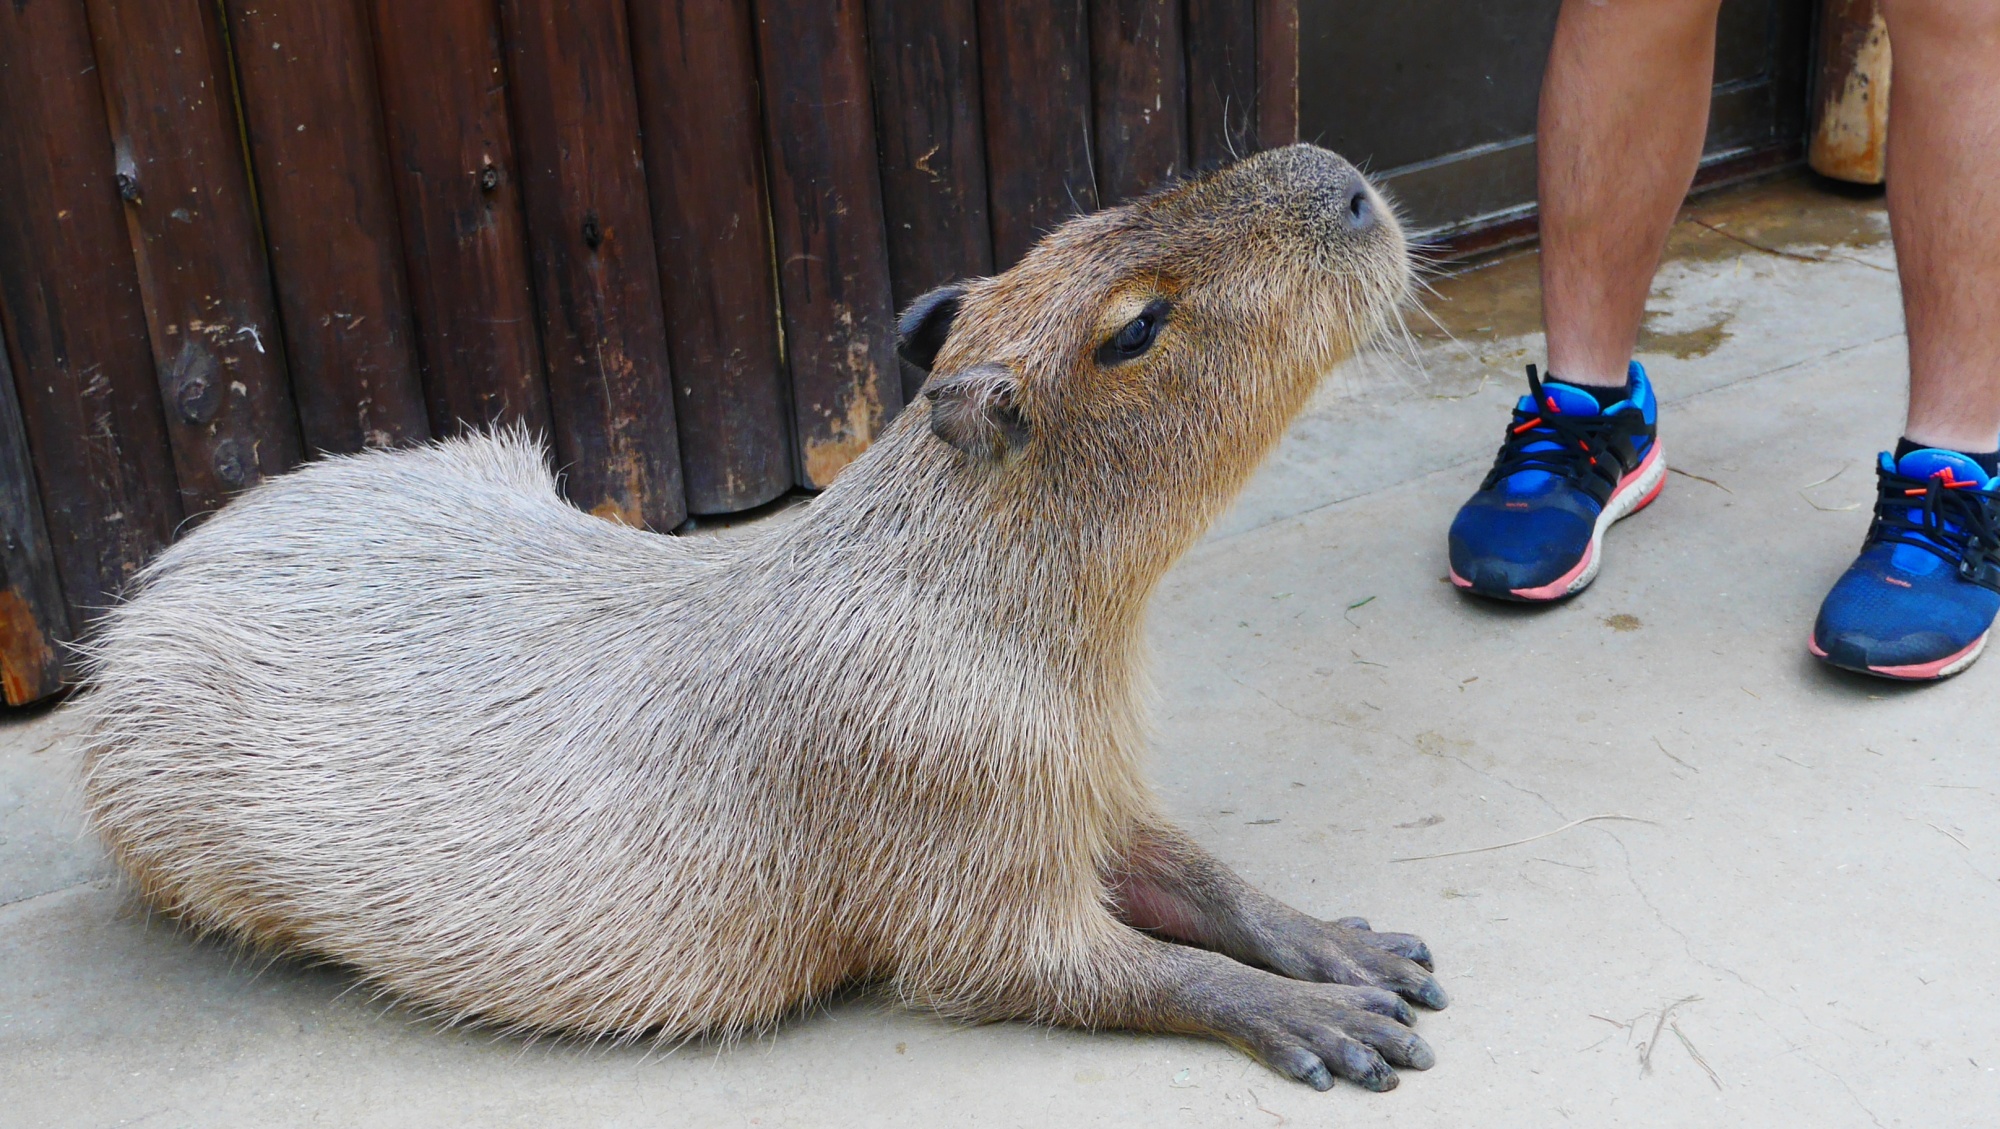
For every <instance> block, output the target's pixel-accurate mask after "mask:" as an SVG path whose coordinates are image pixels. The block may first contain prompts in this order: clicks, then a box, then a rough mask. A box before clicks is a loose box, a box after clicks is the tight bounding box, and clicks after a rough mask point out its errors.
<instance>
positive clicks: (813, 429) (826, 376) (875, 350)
mask: <svg viewBox="0 0 2000 1129" xmlns="http://www.w3.org/2000/svg"><path fill="white" fill-rule="evenodd" d="M756 11H757V46H758V58H759V60H760V63H761V66H762V72H763V80H764V81H763V88H764V96H765V102H764V141H765V145H766V146H767V151H768V154H769V157H770V162H771V212H772V216H773V220H774V224H775V227H776V230H777V252H778V285H779V294H780V295H781V296H782V299H783V306H784V325H785V350H786V354H787V355H786V361H787V363H788V365H789V366H790V368H791V374H792V410H793V420H794V426H795V428H796V431H795V436H796V439H797V442H798V467H799V471H800V485H802V486H805V487H807V488H809V489H814V490H817V489H821V488H824V487H825V486H827V485H828V484H830V483H831V482H832V481H833V479H834V476H835V475H837V474H839V473H840V471H841V470H842V468H844V467H846V466H847V464H848V463H851V462H853V461H854V460H855V459H856V458H858V457H859V456H860V455H861V452H862V451H864V450H866V449H867V447H868V444H869V443H871V442H873V441H874V439H875V436H876V435H877V434H878V433H879V432H880V431H881V429H882V427H883V426H884V425H885V424H887V423H888V421H889V418H890V417H891V416H894V415H895V414H896V412H897V410H898V409H900V408H901V407H902V406H903V387H902V379H901V377H900V375H899V374H898V371H897V361H896V353H895V308H894V303H893V302H892V301H891V299H890V297H889V255H888V248H887V246H886V233H885V232H884V231H883V225H882V189H881V181H880V179H879V178H880V174H879V172H878V170H877V168H876V157H875V114H874V108H873V105H872V102H871V98H870V92H869V86H868V29H867V26H866V23H865V21H864V19H863V17H862V11H861V0H759V2H758V4H757V6H756Z"/></svg>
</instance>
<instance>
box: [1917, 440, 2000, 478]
mask: <svg viewBox="0 0 2000 1129" xmlns="http://www.w3.org/2000/svg"><path fill="white" fill-rule="evenodd" d="M1925 449H1926V448H1925V447H1924V445H1923V444H1922V443H1912V442H1910V441H1909V440H1908V439H1898V440H1896V461H1897V462H1902V461H1903V456H1904V455H1907V454H1909V453H1910V452H1911V451H1922V450H1925ZM1929 449H1930V450H1949V448H1937V447H1933V448H1929ZM1953 454H1959V455H1964V456H1965V457H1966V458H1968V459H1971V460H1972V461H1973V462H1975V463H1978V464H1979V469H1980V470H1983V471H1985V472H1986V477H1988V478H1992V477H1993V476H1994V475H1996V474H2000V451H1954V452H1953Z"/></svg>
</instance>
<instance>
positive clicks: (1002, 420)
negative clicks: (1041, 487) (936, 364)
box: [924, 364, 1028, 460]
mask: <svg viewBox="0 0 2000 1129" xmlns="http://www.w3.org/2000/svg"><path fill="white" fill-rule="evenodd" d="M1020 390H1021V385H1020V382H1019V381H1017V380H1016V379H1015V378H1014V374H1013V372H1011V371H1009V370H1008V369H1007V368H1005V367H1004V366H1001V365H990V364H989V365H974V366H973V367H971V368H969V369H966V370H965V371H964V372H960V373H953V374H952V375H951V376H948V377H945V378H944V379H942V380H938V381H935V382H933V383H932V384H931V386H930V387H928V388H926V389H924V398H925V399H926V400H929V401H930V403H931V430H932V431H934V432H936V433H937V437H938V438H939V439H942V440H944V441H945V442H947V443H949V444H951V445H952V446H954V447H956V448H958V449H959V450H961V451H964V452H965V453H966V454H968V455H970V456H972V457H973V458H975V459H988V460H994V459H999V458H1000V457H1001V456H1002V455H1005V454H1006V453H1007V452H1008V451H1009V450H1017V449H1019V448H1020V446H1021V445H1022V444H1023V443H1025V442H1027V439H1028V429H1027V426H1026V425H1025V424H1023V423H1022V422H1021V411H1020V408H1019V406H1018V405H1017V404H1016V403H1015V397H1016V396H1017V395H1018V394H1019V392H1020Z"/></svg>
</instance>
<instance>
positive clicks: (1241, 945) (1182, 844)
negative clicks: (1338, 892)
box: [1110, 823, 1447, 1008]
mask: <svg viewBox="0 0 2000 1129" xmlns="http://www.w3.org/2000/svg"><path fill="white" fill-rule="evenodd" d="M1110 884H1111V889H1112V895H1113V897H1114V899H1115V900H1116V903H1117V907H1118V913H1119V916H1120V918H1121V920H1123V921H1124V922H1125V923H1126V924H1128V925H1131V926H1133V927H1134V928H1138V929H1144V930H1146V931H1148V932H1151V933H1156V934H1159V935H1160V936H1163V937H1171V938H1173V939H1175V940H1178V941H1186V942H1189V943H1191V944H1196V945H1201V946H1203V947H1205V948H1210V949H1214V950H1216V951H1217V952H1219V953H1222V954H1224V955H1227V956H1229V957H1232V958H1234V959H1236V960H1238V961H1242V962H1244V963H1245V964H1253V965H1257V966H1259V967H1262V968H1268V969H1270V970H1271V971H1273V972H1277V973H1279V974H1282V975H1284V976H1287V977H1291V978H1293V979H1296V980H1313V981H1323V982H1330V983H1335V984H1348V985H1354V986H1358V987H1366V988H1377V989H1384V990H1386V991H1390V992H1394V993H1397V994H1399V995H1401V996H1403V997H1404V998H1407V999H1409V1000H1410V1001H1412V1002H1414V1003H1420V1004H1423V1005H1424V1006H1425V1007H1432V1008H1441V1007H1444V1006H1445V1004H1446V1002H1447V999H1446V996H1445V992H1444V989H1443V988H1442V987H1440V986H1439V985H1438V982H1437V980H1436V979H1435V978H1433V977H1432V976H1431V975H1430V968H1431V953H1430V949H1429V947H1428V946H1426V945H1425V944H1424V943H1423V942H1422V941H1420V940H1418V939H1417V938H1415V937H1412V936H1410V935H1409V934H1407V933H1377V932H1374V931H1373V930H1371V929H1370V928H1369V927H1368V923H1367V922H1365V921H1362V920H1361V919H1359V918H1343V919H1342V920H1340V921H1333V922H1327V921H1321V920H1319V919H1318V918H1315V917H1309V916H1307V915H1306V914H1303V913H1300V912H1299V911H1298V910H1295V909H1293V908H1292V907H1290V906H1288V905H1286V904H1284V903H1283V902H1280V901H1278V900H1277V899H1276V898H1273V897H1271V896H1269V895H1268V894H1265V893H1263V892H1262V891H1259V890H1257V889H1256V888H1255V887H1253V886H1251V885H1250V884H1249V883H1247V882H1245V881H1243V879H1242V878H1240V877H1238V876H1237V875H1236V873H1235V872H1234V871H1232V870H1230V869H1229V868H1228V867H1226V866H1224V865H1222V864H1221V863H1220V862H1217V861H1216V860H1215V858H1214V856H1212V855H1210V854H1209V853H1208V852H1206V851H1204V850H1202V849H1201V848H1200V847H1198V846H1196V845H1195V844H1194V843H1193V842H1192V841H1191V840H1189V839H1188V838H1187V837H1186V836H1185V835H1183V834H1181V833H1180V832H1179V831H1177V830H1175V829H1174V828H1172V827H1169V826H1167V825H1166V824H1164V823H1160V824H1152V825H1149V826H1142V827H1140V828H1138V829H1136V830H1135V832H1134V834H1133V836H1132V841H1131V844H1130V846H1129V847H1128V849H1127V852H1126V855H1125V858H1124V859H1123V863H1122V865H1121V867H1120V868H1119V870H1118V871H1117V872H1116V873H1115V874H1113V875H1111V876H1110Z"/></svg>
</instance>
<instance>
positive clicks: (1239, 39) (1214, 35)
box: [1184, 0, 1257, 168]
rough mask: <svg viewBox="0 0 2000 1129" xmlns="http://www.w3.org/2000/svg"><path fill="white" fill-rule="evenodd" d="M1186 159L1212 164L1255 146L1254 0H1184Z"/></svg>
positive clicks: (1196, 163) (1196, 164) (1202, 165)
mask: <svg viewBox="0 0 2000 1129" xmlns="http://www.w3.org/2000/svg"><path fill="white" fill-rule="evenodd" d="M1184 2H1185V3H1186V5H1187V16H1186V22H1185V24H1184V26H1185V27H1186V29H1187V32H1186V36H1185V39H1186V41H1187V84H1188V160H1189V162H1190V163H1191V164H1192V165H1193V166H1194V167H1195V168H1213V167H1215V166H1218V165H1222V164H1226V163H1228V162H1229V161H1232V160H1234V159H1236V158H1237V157H1241V156H1245V155H1247V154H1249V153H1251V152H1253V151H1255V150H1256V148H1257V0H1184Z"/></svg>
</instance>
